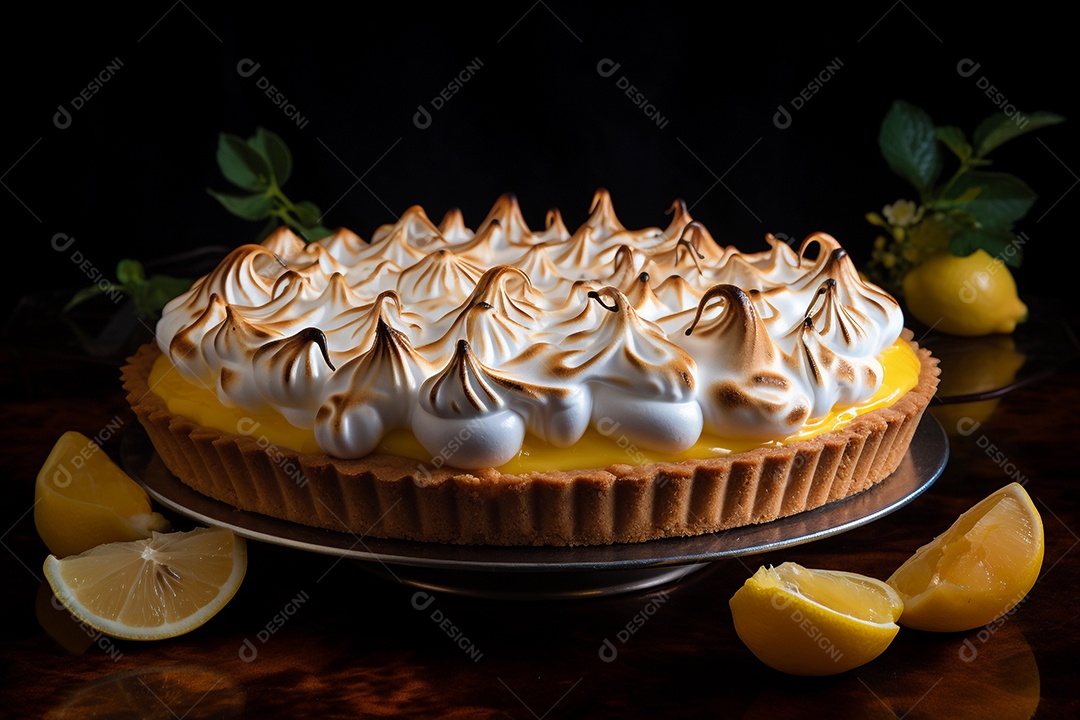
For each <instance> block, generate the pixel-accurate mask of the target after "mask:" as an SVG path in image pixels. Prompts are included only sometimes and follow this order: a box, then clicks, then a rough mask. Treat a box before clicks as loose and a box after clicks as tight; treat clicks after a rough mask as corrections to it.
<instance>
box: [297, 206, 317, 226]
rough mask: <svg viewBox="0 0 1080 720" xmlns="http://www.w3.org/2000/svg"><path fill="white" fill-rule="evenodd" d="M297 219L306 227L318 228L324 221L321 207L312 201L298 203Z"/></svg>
mask: <svg viewBox="0 0 1080 720" xmlns="http://www.w3.org/2000/svg"><path fill="white" fill-rule="evenodd" d="M294 207H295V211H296V219H297V221H298V222H299V223H300V224H301V225H303V226H304V227H316V226H317V225H318V224H319V221H320V220H321V219H322V211H321V210H319V206H318V205H316V204H315V203H313V202H311V201H310V200H301V201H300V202H298V203H296V205H295V206H294Z"/></svg>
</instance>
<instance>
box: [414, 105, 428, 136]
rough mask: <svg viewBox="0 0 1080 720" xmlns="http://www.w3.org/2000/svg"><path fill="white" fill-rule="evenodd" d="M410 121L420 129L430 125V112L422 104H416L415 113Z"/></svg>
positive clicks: (425, 128)
mask: <svg viewBox="0 0 1080 720" xmlns="http://www.w3.org/2000/svg"><path fill="white" fill-rule="evenodd" d="M412 123H413V125H415V126H416V127H418V128H419V129H421V130H427V129H428V128H429V127H431V113H429V112H428V110H427V108H426V107H424V106H423V105H417V106H416V114H414V115H413V116H412Z"/></svg>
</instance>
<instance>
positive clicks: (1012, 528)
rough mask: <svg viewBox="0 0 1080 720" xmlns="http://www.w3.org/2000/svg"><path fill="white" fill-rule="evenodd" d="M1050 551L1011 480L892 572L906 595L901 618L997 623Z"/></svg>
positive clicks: (929, 624)
mask: <svg viewBox="0 0 1080 720" xmlns="http://www.w3.org/2000/svg"><path fill="white" fill-rule="evenodd" d="M1044 552H1045V539H1044V531H1043V524H1042V518H1041V516H1040V515H1039V511H1038V509H1037V508H1036V507H1035V505H1034V503H1033V502H1032V500H1031V497H1030V495H1028V493H1027V490H1025V489H1024V487H1023V486H1022V485H1021V484H1020V483H1016V482H1014V483H1010V484H1009V485H1006V486H1005V487H1003V488H1001V489H1000V490H998V491H997V492H994V493H991V494H990V495H988V496H987V497H986V498H984V499H983V500H981V501H979V502H978V503H976V504H975V505H974V506H972V507H971V508H970V509H969V510H967V511H965V512H964V513H962V514H961V515H960V516H959V517H958V518H957V519H956V520H955V521H954V522H953V524H952V525H951V526H950V527H949V529H947V530H946V531H945V532H943V533H941V534H940V535H938V536H937V537H935V538H934V539H933V540H932V541H930V542H929V543H927V544H926V545H923V546H922V547H921V548H919V549H918V550H917V551H916V552H915V553H914V554H913V555H912V556H911V557H910V558H908V560H907V561H905V562H904V563H903V564H902V565H901V566H900V567H899V568H897V569H896V571H895V572H894V573H893V574H892V576H890V577H889V579H888V580H887V582H888V583H889V585H891V586H892V587H893V588H895V589H896V591H897V592H898V593H899V594H900V596H901V598H902V599H903V601H904V613H903V615H901V617H900V624H901V625H903V626H905V627H910V628H914V629H917V630H928V631H934V632H963V631H966V630H973V629H975V628H978V627H982V626H984V625H987V624H989V623H992V622H994V621H995V620H997V619H999V618H1001V617H1003V616H1005V615H1006V614H1007V613H1009V612H1010V611H1011V610H1012V609H1013V608H1015V607H1016V606H1017V605H1018V604H1019V603H1020V602H1021V601H1022V600H1023V599H1024V598H1025V597H1027V595H1028V593H1030V592H1031V589H1032V587H1034V585H1035V582H1036V581H1037V580H1038V577H1039V572H1040V570H1041V569H1042V563H1043V555H1044Z"/></svg>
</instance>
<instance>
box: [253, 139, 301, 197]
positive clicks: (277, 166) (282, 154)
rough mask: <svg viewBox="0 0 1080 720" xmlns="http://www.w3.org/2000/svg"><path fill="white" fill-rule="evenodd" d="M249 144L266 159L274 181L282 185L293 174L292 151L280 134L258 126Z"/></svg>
mask: <svg viewBox="0 0 1080 720" xmlns="http://www.w3.org/2000/svg"><path fill="white" fill-rule="evenodd" d="M248 144H249V145H251V147H252V148H254V149H255V151H256V152H257V153H259V155H260V156H261V157H262V158H263V160H265V161H266V164H267V165H268V166H269V167H270V172H271V173H273V176H274V181H275V182H276V183H277V185H278V187H281V186H282V185H284V184H285V182H286V181H287V180H288V179H289V176H290V175H292V153H291V152H289V148H288V147H287V146H286V145H285V141H284V140H282V139H281V137H280V136H279V135H277V134H276V133H274V132H271V131H270V130H267V129H265V128H262V127H260V128H257V129H256V130H255V135H254V137H252V138H251V139H250V140H249V141H248Z"/></svg>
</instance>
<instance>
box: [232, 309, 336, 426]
mask: <svg viewBox="0 0 1080 720" xmlns="http://www.w3.org/2000/svg"><path fill="white" fill-rule="evenodd" d="M252 365H253V367H254V368H255V372H254V377H255V384H256V386H257V387H258V388H259V392H261V393H262V394H263V397H264V398H265V399H266V400H267V402H268V403H269V404H270V405H272V406H273V407H275V408H277V409H278V410H279V411H280V412H281V414H282V415H284V416H285V419H286V420H288V421H289V422H291V423H292V424H293V425H296V426H297V427H312V426H313V421H314V418H313V417H311V413H310V412H309V410H308V406H309V404H310V402H311V401H310V398H311V397H312V396H318V395H320V394H321V391H322V386H323V385H324V384H325V383H326V381H327V379H328V378H329V377H330V375H331V374H332V373H333V372H334V364H333V363H332V362H331V360H330V352H329V349H328V348H327V343H326V335H324V334H323V331H322V330H320V329H319V328H316V327H307V328H304V329H303V330H301V331H300V332H298V333H296V334H295V335H293V336H291V337H287V338H281V339H278V340H274V341H271V342H269V343H266V344H265V345H263V346H261V347H260V348H259V349H258V350H256V351H255V354H254V356H253V357H252Z"/></svg>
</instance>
